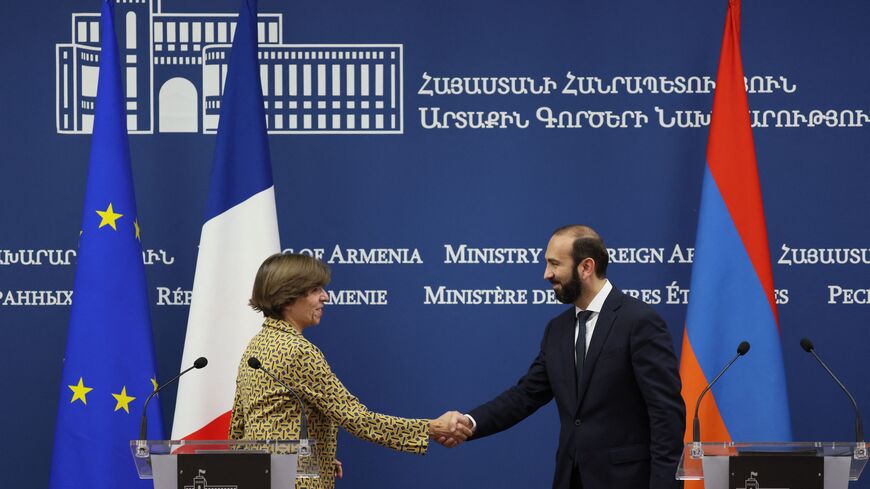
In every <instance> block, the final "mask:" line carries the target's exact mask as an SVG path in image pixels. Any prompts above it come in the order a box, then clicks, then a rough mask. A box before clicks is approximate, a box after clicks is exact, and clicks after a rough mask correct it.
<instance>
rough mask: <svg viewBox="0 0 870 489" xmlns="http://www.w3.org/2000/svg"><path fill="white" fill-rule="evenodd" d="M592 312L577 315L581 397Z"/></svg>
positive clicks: (577, 355)
mask: <svg viewBox="0 0 870 489" xmlns="http://www.w3.org/2000/svg"><path fill="white" fill-rule="evenodd" d="M591 315H592V311H580V312H579V313H577V323H578V325H579V326H580V332H579V333H578V334H577V341H575V342H574V361H575V365H576V368H577V395H578V396H579V395H580V379H582V378H583V362H584V361H585V359H586V321H588V320H589V316H591Z"/></svg>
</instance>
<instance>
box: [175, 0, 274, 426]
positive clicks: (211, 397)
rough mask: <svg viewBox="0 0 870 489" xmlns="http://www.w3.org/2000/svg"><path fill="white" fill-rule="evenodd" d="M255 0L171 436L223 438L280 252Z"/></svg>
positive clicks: (200, 260)
mask: <svg viewBox="0 0 870 489" xmlns="http://www.w3.org/2000/svg"><path fill="white" fill-rule="evenodd" d="M256 19H257V2H256V0H245V1H244V2H243V4H242V8H241V12H240V13H239V19H238V25H237V27H236V33H235V36H234V39H233V46H232V50H231V52H230V57H229V66H228V68H227V74H226V82H225V84H224V92H223V97H222V99H221V113H220V122H219V124H218V133H217V139H216V142H215V154H214V165H213V167H212V174H211V182H210V184H209V193H208V200H207V202H206V213H205V223H204V224H203V226H202V234H201V236H200V243H199V254H198V255H197V259H196V275H195V276H194V280H193V297H192V300H191V305H190V315H189V317H188V320H187V336H186V337H185V340H184V353H183V356H182V361H181V365H182V368H185V367H187V366H189V365H192V364H193V362H194V360H195V359H196V358H198V357H201V356H204V357H207V358H208V367H207V368H205V369H203V370H201V371H197V372H195V373H191V374H190V375H185V376H184V377H182V378H181V381H180V383H179V386H178V399H177V401H176V404H175V419H174V421H173V423H172V438H173V439H175V440H178V439H199V440H206V439H211V440H221V439H226V438H227V433H228V431H229V424H230V415H231V409H232V406H233V396H234V394H235V382H234V380H235V378H236V370H237V369H238V365H239V360H240V359H241V356H242V353H243V352H244V349H245V346H246V345H247V344H248V341H249V340H250V339H251V337H252V336H254V334H256V333H257V331H258V330H259V328H260V324H261V323H262V321H263V318H262V315H261V314H260V313H257V312H256V311H254V310H253V309H251V308H250V307H249V306H248V299H250V297H251V289H252V287H253V285H254V276H255V275H256V272H257V268H258V267H259V266H260V264H261V263H262V262H263V260H265V259H266V257H268V256H269V255H272V254H274V253H277V252H279V251H280V249H281V246H280V240H279V236H278V219H277V214H276V211H275V187H274V185H273V184H272V164H271V162H270V158H269V141H268V138H267V136H266V118H265V113H264V111H263V92H262V88H261V86H260V68H259V64H258V61H257V26H256Z"/></svg>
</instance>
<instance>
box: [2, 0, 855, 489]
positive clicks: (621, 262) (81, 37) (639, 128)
mask: <svg viewBox="0 0 870 489" xmlns="http://www.w3.org/2000/svg"><path fill="white" fill-rule="evenodd" d="M3 9H4V15H3V16H2V20H0V23H2V28H0V41H2V43H0V44H2V46H3V48H2V50H0V56H2V58H0V63H2V66H3V70H4V71H3V72H4V76H3V77H2V91H0V108H2V114H3V121H4V123H3V125H2V131H0V142H2V147H3V158H2V178H0V195H2V196H3V204H4V205H3V206H2V207H0V229H3V232H2V235H0V294H2V295H0V327H2V330H0V335H2V338H3V341H2V345H3V358H4V375H3V376H2V380H0V382H2V389H0V392H3V393H4V400H5V402H4V403H3V405H2V408H0V415H2V419H5V420H6V424H7V426H6V431H5V439H6V440H7V443H11V445H10V446H12V447H14V449H8V450H6V453H7V454H6V455H5V456H4V457H3V458H2V460H0V465H2V470H0V474H2V475H0V478H2V479H3V480H4V481H5V482H8V483H10V484H15V485H18V486H24V487H45V486H46V485H47V482H48V467H49V464H50V459H51V454H50V450H51V446H52V439H53V429H54V419H55V415H56V410H57V397H56V396H57V389H58V387H57V386H58V382H59V381H60V374H61V365H62V361H63V349H64V345H65V336H66V330H67V321H68V316H69V295H68V291H70V290H71V289H72V283H73V275H74V270H75V256H74V251H70V250H75V249H76V247H77V240H78V234H79V229H80V224H81V223H80V219H81V209H82V201H83V198H84V188H85V176H86V170H87V168H86V166H87V161H88V152H89V147H90V136H89V134H88V133H89V128H90V125H89V124H90V119H89V117H90V115H92V114H93V108H92V106H91V105H90V104H91V103H92V101H93V95H94V94H93V93H92V91H91V85H93V87H95V86H96V75H95V72H94V67H95V66H96V61H95V58H94V55H95V54H98V50H95V47H96V46H98V40H99V33H98V32H96V31H95V29H94V28H93V27H92V26H93V24H92V23H93V22H98V20H99V19H98V15H99V14H98V12H99V2H97V1H96V0H87V1H84V0H67V1H64V2H61V1H57V0H51V1H47V2H7V3H6V4H5V5H4V7H3ZM725 9H726V2H725V0H715V1H711V0H704V1H697V0H666V1H660V2H648V1H639V0H627V1H623V2H597V3H596V2H576V1H573V2H568V1H550V0H543V1H540V2H534V3H531V2H521V1H514V0H510V1H505V0H501V1H491V0H483V1H477V2H459V1H453V0H446V1H442V2H407V1H406V2H387V1H381V0H371V1H367V2H356V1H350V0H336V1H334V2H308V3H287V2H278V1H274V0H262V1H261V2H260V14H261V19H262V20H263V32H262V38H261V42H262V43H263V44H271V45H273V47H274V49H273V51H274V52H275V53H276V58H270V59H269V60H268V62H267V65H268V66H267V68H266V69H265V72H264V80H265V82H266V83H265V84H266V86H267V89H266V90H267V91H268V93H267V103H269V104H271V105H270V106H269V107H267V114H268V117H270V121H269V123H268V124H269V127H270V130H271V131H272V134H271V135H270V144H271V150H272V162H273V168H274V179H275V186H276V198H277V205H278V216H279V220H280V227H281V242H282V246H283V247H284V248H285V249H293V250H297V251H298V250H323V254H324V259H325V260H326V261H327V262H328V263H330V265H331V267H332V269H333V273H334V280H333V282H332V285H331V288H332V290H333V291H334V292H340V291H373V290H382V291H386V293H385V299H382V300H383V301H384V302H386V304H382V305H371V304H370V305H357V304H354V303H353V302H354V301H353V300H352V295H353V294H347V293H345V294H344V295H339V296H336V300H335V302H340V303H342V304H335V305H333V306H331V307H328V308H327V310H326V314H325V317H324V320H323V322H322V323H321V325H320V326H318V327H317V328H315V329H314V330H312V331H310V334H309V337H310V339H311V340H312V341H313V342H314V343H315V344H317V345H318V346H319V347H321V349H322V350H323V351H324V353H325V354H326V356H327V359H328V360H329V361H330V364H331V365H332V367H333V369H334V370H335V371H336V373H337V374H338V375H339V377H340V378H341V379H342V380H343V382H344V383H345V384H346V385H347V386H348V388H349V389H350V390H351V391H352V392H354V393H355V394H356V395H358V396H359V397H360V398H361V400H362V401H363V402H364V403H366V404H367V405H368V406H369V407H370V408H372V409H374V410H378V411H382V412H386V413H389V414H395V415H401V416H414V417H434V416H437V415H439V414H441V413H442V412H443V411H445V410H447V409H460V410H463V409H470V408H471V407H474V406H475V405H477V404H478V403H480V402H482V401H486V400H488V399H489V398H491V397H492V396H494V395H495V394H497V393H499V392H500V391H501V390H502V389H504V388H506V387H507V386H508V385H510V384H512V383H513V382H515V381H516V379H517V378H519V376H520V375H521V374H522V373H524V372H525V370H526V368H527V367H528V364H529V363H530V361H531V360H532V358H533V357H534V355H535V354H536V351H537V347H538V344H539V342H540V339H541V334H542V332H543V327H544V325H545V324H546V321H547V320H548V319H549V318H550V317H551V316H554V315H556V314H558V313H559V312H560V311H561V310H562V308H563V307H564V306H561V305H554V304H548V303H546V302H547V300H546V296H545V291H546V290H547V289H548V284H547V283H546V282H544V281H543V280H542V275H543V269H544V263H543V260H542V253H541V254H535V252H536V251H537V249H539V248H543V247H545V246H546V241H547V239H548V237H549V233H550V232H551V231H552V229H554V228H555V227H557V226H560V225H562V224H566V223H571V222H582V223H586V224H589V225H591V226H593V227H595V228H596V229H598V230H599V231H600V232H601V234H602V235H603V236H604V238H605V241H606V242H607V244H608V246H609V247H610V248H612V249H613V250H614V253H615V255H614V261H613V264H612V265H611V268H610V274H609V276H610V279H611V281H612V282H613V283H614V284H615V286H617V287H619V288H621V289H623V290H630V291H634V292H632V293H635V294H638V295H639V296H641V297H642V298H644V299H645V300H647V301H648V302H651V303H652V304H653V305H654V307H655V308H656V310H658V311H659V312H660V313H661V314H662V316H663V317H664V318H665V319H666V320H667V322H668V324H669V325H670V327H671V332H672V335H673V337H674V339H675V346H676V347H677V348H679V343H680V339H681V335H682V327H683V321H684V319H685V311H686V297H687V295H686V294H687V292H686V289H688V284H689V277H690V273H691V263H690V249H691V247H692V246H693V241H694V236H695V228H696V224H697V209H698V204H699V199H700V184H701V176H702V171H703V167H704V153H705V147H706V138H707V128H706V126H705V125H704V124H705V121H706V118H707V114H708V113H709V110H710V106H711V103H712V85H711V84H710V81H712V79H713V78H714V76H715V70H716V66H717V63H718V55H719V47H720V41H721V35H722V26H723V21H724V15H725ZM237 11H238V2H236V1H234V0H214V1H205V0H162V1H161V0H148V1H144V0H142V1H140V0H137V1H135V2H134V1H130V2H128V3H119V4H118V5H117V14H116V15H117V18H116V24H117V26H118V29H119V31H118V35H119V38H118V39H119V46H120V47H121V48H122V49H121V55H122V64H124V66H125V68H124V74H125V80H126V81H125V83H126V88H127V96H128V98H127V104H128V105H127V108H128V126H129V127H130V128H134V127H135V129H134V130H131V135H130V144H131V153H132V159H133V171H134V179H135V185H136V195H137V200H138V207H139V221H140V223H141V224H142V239H141V242H142V245H143V247H144V248H145V249H146V251H145V260H146V273H147V281H148V288H149V294H150V299H151V305H152V319H153V323H154V324H153V329H154V336H155V345H156V350H157V356H158V371H159V374H160V376H161V377H162V378H164V379H165V378H169V377H170V376H171V375H173V374H174V373H175V372H177V371H178V370H179V367H180V358H181V350H182V346H183V340H184V332H185V327H186V319H187V296H186V294H185V291H188V290H190V288H191V286H192V283H193V270H194V266H195V258H196V251H197V244H198V240H199V233H200V226H201V220H202V216H203V213H204V207H205V198H206V191H207V188H206V187H207V181H208V175H209V171H210V165H211V161H212V153H213V147H214V135H213V131H212V130H211V129H213V128H214V127H215V124H214V116H215V114H216V113H217V112H215V109H214V104H213V100H212V99H211V98H209V94H211V93H213V91H214V89H215V86H216V84H217V83H219V80H220V76H221V71H220V70H221V69H222V68H221V66H222V65H221V64H220V58H219V56H218V57H214V58H212V57H209V53H214V54H217V55H219V53H220V52H221V45H226V44H227V43H228V36H229V34H230V33H231V31H232V27H231V26H229V25H226V23H227V22H229V21H231V20H232V19H231V18H229V17H227V16H232V15H234V14H235V12H237ZM131 13H132V15H131ZM222 24H223V25H224V27H221V25H222ZM868 25H870V3H868V2H866V1H864V0H837V1H832V2H827V3H819V2H808V1H793V0H789V1H787V0H766V1H763V2H762V1H746V2H744V5H743V15H742V46H743V59H744V69H745V71H746V74H747V77H749V78H750V80H749V81H750V94H749V103H750V108H751V109H752V110H753V111H754V112H753V121H754V123H755V128H754V135H755V141H756V150H757V156H758V161H759V172H760V178H761V184H762V190H763V192H764V202H765V210H766V216H767V224H768V232H769V238H770V246H771V257H772V260H773V267H774V270H773V271H774V279H775V282H776V287H777V289H778V301H779V312H780V322H781V330H782V336H783V341H784V345H785V346H784V351H785V362H786V371H787V376H788V393H789V400H790V408H791V413H792V420H793V425H794V426H793V431H794V433H795V437H796V439H799V440H816V439H821V440H848V439H850V438H851V436H852V426H853V425H852V414H851V410H850V408H849V405H848V401H847V400H846V399H845V397H844V396H842V394H841V393H840V392H839V391H838V388H837V387H836V385H834V384H833V383H832V382H831V381H830V380H829V379H828V378H826V374H825V373H824V372H823V371H821V370H820V369H819V368H818V366H817V365H815V364H814V362H813V361H812V359H810V358H809V357H808V356H807V355H806V354H805V353H804V352H803V351H801V350H800V348H799V346H798V340H799V339H800V338H801V337H803V336H808V337H810V338H812V339H813V340H814V342H815V344H816V349H817V351H818V352H819V353H820V354H821V355H823V357H824V358H825V359H826V360H827V361H828V362H829V364H830V365H831V367H832V368H833V369H834V371H835V372H838V373H839V375H840V376H841V377H842V379H843V380H844V382H845V383H846V384H847V385H848V386H850V387H851V389H852V390H853V392H854V394H855V397H856V398H857V400H858V402H859V405H863V406H865V407H866V406H868V405H870V384H868V382H867V374H866V371H865V369H864V365H865V364H866V357H867V349H868V345H870V331H868V329H867V326H868V324H870V292H868V289H870V280H868V276H870V275H868V273H867V272H868V265H870V226H868V219H867V211H868V208H870V193H868V191H867V185H868V183H870V166H868V164H867V163H868V156H870V151H868V150H870V142H868V141H870V138H868V126H870V119H868V113H870V89H868V87H870V67H868V64H867V53H868V51H870V30H868V29H867V26H868ZM222 31H223V32H222ZM222 34H223V36H222ZM337 45H338V46H337ZM306 53H308V54H306ZM348 53H356V54H353V55H352V56H351V54H348ZM366 53H369V54H368V56H370V57H369V58H366V56H367V54H366ZM293 55H298V56H300V57H301V58H302V59H305V58H304V56H313V57H316V56H326V57H325V58H309V59H337V58H338V57H339V56H341V58H338V59H340V64H341V66H342V67H346V66H353V68H352V70H354V72H355V74H356V78H355V79H354V80H355V85H354V92H353V93H351V92H350V91H349V88H348V87H349V83H348V82H347V81H345V82H342V83H341V84H340V86H339V89H338V90H337V91H333V87H332V86H331V85H329V84H327V85H326V86H325V87H324V88H323V91H321V90H320V87H319V86H316V85H317V84H316V83H314V85H311V84H309V85H308V86H309V87H311V90H312V93H311V95H310V99H308V100H309V101H310V102H311V103H312V106H311V107H310V108H307V107H295V108H294V107H291V106H290V104H291V102H292V101H293V100H296V99H294V98H293V94H291V90H292V89H298V90H299V91H300V92H299V93H302V92H303V91H304V83H303V81H302V80H303V78H304V74H303V73H302V70H301V69H300V70H299V72H298V73H296V75H298V77H299V78H294V82H293V83H291V82H289V81H288V80H289V77H290V72H289V71H286V70H283V69H282V71H281V73H282V75H280V77H281V78H280V79H276V77H277V76H278V75H275V70H274V68H275V66H284V67H285V68H286V67H289V65H290V64H293V63H295V62H293V61H291V60H290V59H289V57H290V56H293ZM131 56H132V57H131ZM282 56H287V57H288V58H282ZM330 56H335V57H332V58H331V57H330ZM380 56H384V57H383V58H381V57H380ZM348 57H349V58H350V60H348V59H347V58H348ZM203 59H205V60H206V62H205V63H203ZM214 60H217V61H216V62H213V61H214ZM282 60H283V61H282ZM381 60H383V61H381ZM269 63H271V64H269ZM282 63H283V65H282ZM312 63H314V64H317V63H316V62H312ZM332 63H333V62H332V61H329V62H326V63H324V64H327V65H328V66H329V65H331V64H332ZM376 65H378V66H383V68H382V69H383V71H381V75H378V73H377V68H376V67H375V66H376ZM363 66H367V67H368V68H363ZM329 69H330V70H331V68H329ZM342 69H346V68H342ZM364 70H367V71H364ZM344 73H346V71H345V72H344ZM363 73H366V75H365V80H367V81H363ZM328 74H330V75H331V72H328ZM311 76H312V78H311V80H320V79H321V78H322V77H321V76H320V75H319V73H318V72H317V70H316V69H314V71H313V73H312V75H311ZM693 77H696V78H693ZM327 79H329V78H327ZM296 81H298V82H299V84H298V85H294V83H295V82H296ZM366 85H367V86H366ZM278 87H280V89H279V88H278ZM501 89H504V90H501ZM491 92H494V93H491ZM320 102H323V106H320V105H319V103H320ZM348 102H353V104H348ZM379 102H380V105H379ZM364 103H367V104H369V105H368V107H366V106H364ZM333 104H338V105H337V107H336V106H335V105H333ZM548 111H552V113H553V115H554V117H556V120H550V121H548V119H547V116H548ZM294 114H298V115H299V117H294ZM303 114H308V115H311V116H312V117H311V119H310V120H308V121H307V123H306V121H305V119H304V117H303ZM560 114H561V118H559V115H560ZM321 116H322V119H321ZM336 116H337V117H338V120H337V121H336V119H335V117H336ZM378 116H381V117H380V118H379V117H378ZM481 117H482V118H483V120H484V121H487V120H489V121H491V122H492V123H490V124H484V125H483V126H484V127H479V126H480V125H481V124H478V122H479V119H480V118H481ZM351 120H352V121H353V122H352V123H351V122H349V121H351ZM379 120H380V123H379V122H378V121H379ZM463 121H464V122H463ZM560 126H561V127H560ZM463 245H464V246H465V248H461V247H462V246H463ZM481 248H511V249H514V248H532V249H534V250H533V251H532V252H530V253H529V254H528V255H527V258H529V260H527V261H528V262H526V263H508V262H507V260H503V261H501V262H500V260H476V259H475V258H476V257H475V256H465V255H457V252H459V251H460V250H463V249H464V250H472V249H481ZM380 249H386V250H387V251H386V252H384V253H382V254H379V253H378V252H377V251H372V250H380ZM403 249H407V250H408V251H407V260H401V259H400V260H395V259H394V258H397V257H398V258H401V256H397V255H402V254H403V252H398V253H391V252H390V250H403ZM417 255H419V260H417V259H415V257H416V256H417ZM465 258H468V259H465ZM457 261H458V262H459V263H457ZM463 261H465V262H466V263H463ZM378 262H382V263H378ZM405 262H408V263H405ZM469 262H470V263H469ZM442 287H443V288H442ZM494 289H501V290H523V291H526V292H525V295H523V294H522V293H519V294H518V295H514V296H513V297H515V298H519V299H521V300H520V301H519V302H521V304H504V303H495V304H461V303H456V301H455V300H452V298H453V297H452V296H453V295H454V294H453V293H454V292H455V291H467V290H484V291H487V290H494ZM370 296H371V294H369V297H370ZM383 296H384V293H381V297H383ZM227 381H228V382H232V381H233V379H228V380H227ZM160 401H161V404H162V406H163V411H164V420H166V422H167V423H169V422H171V420H172V411H173V408H174V405H175V393H174V391H172V390H170V391H168V392H166V393H165V394H161V396H160ZM166 428H167V429H166V431H167V432H169V428H170V427H169V426H167V427H166ZM130 436H131V437H134V436H135V434H134V433H131V434H130ZM556 437H557V420H556V415H555V410H554V409H553V408H552V406H548V407H546V408H544V409H542V410H541V412H539V413H537V414H535V415H534V416H532V417H531V418H530V419H528V420H527V421H525V422H524V423H522V424H520V425H519V426H517V427H515V428H514V429H512V430H510V431H508V432H505V433H503V434H500V435H497V436H494V437H490V438H488V439H485V440H482V441H477V442H474V443H470V444H466V445H463V446H462V447H460V448H457V449H455V450H452V451H448V450H445V449H442V448H440V447H433V448H432V449H431V450H430V453H429V455H427V456H426V457H424V458H418V457H413V456H410V455H405V454H399V453H393V452H390V451H389V450H385V449H383V448H380V447H377V446H374V445H371V444H368V443H365V442H362V441H359V440H357V439H354V438H352V437H351V436H349V435H347V434H346V433H342V434H341V435H340V439H339V452H338V453H339V458H340V459H342V460H343V462H344V466H345V471H346V476H345V480H344V481H340V482H339V485H340V486H343V487H358V488H375V487H395V488H399V487H420V488H436V487H442V486H444V485H447V484H451V485H453V486H455V487H461V488H477V487H505V488H526V487H548V486H549V484H550V481H551V477H552V470H553V461H554V456H555V447H556ZM130 470H133V465H132V463H131V466H130ZM868 480H870V479H868ZM853 487H866V488H870V482H867V481H865V482H860V483H858V484H853Z"/></svg>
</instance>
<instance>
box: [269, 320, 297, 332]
mask: <svg viewBox="0 0 870 489" xmlns="http://www.w3.org/2000/svg"><path fill="white" fill-rule="evenodd" d="M263 327H265V328H275V329H277V330H279V331H283V332H285V333H290V334H295V335H298V334H299V331H296V328H294V327H293V325H292V324H290V323H289V322H287V321H284V320H283V319H275V318H269V317H267V318H266V319H265V320H264V321H263Z"/></svg>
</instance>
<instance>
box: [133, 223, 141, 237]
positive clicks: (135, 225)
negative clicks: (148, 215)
mask: <svg viewBox="0 0 870 489" xmlns="http://www.w3.org/2000/svg"><path fill="white" fill-rule="evenodd" d="M133 227H135V228H136V240H139V231H140V229H139V219H138V218H137V219H136V220H135V221H133Z"/></svg>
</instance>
